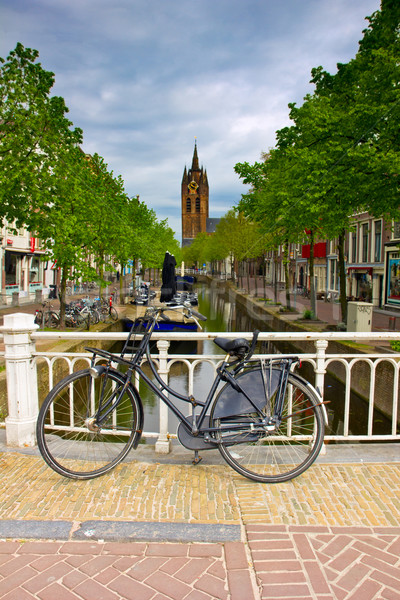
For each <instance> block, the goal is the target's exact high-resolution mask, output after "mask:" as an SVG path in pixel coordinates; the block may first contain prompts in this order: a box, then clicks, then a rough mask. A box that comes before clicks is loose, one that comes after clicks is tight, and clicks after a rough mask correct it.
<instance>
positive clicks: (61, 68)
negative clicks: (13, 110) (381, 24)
mask: <svg viewBox="0 0 400 600" xmlns="http://www.w3.org/2000/svg"><path fill="white" fill-rule="evenodd" d="M377 9H379V0H352V2H348V0H335V2H332V1H331V0H301V1H300V0H282V1H281V2H276V1H275V0H235V2H232V0H218V1H217V2H216V1H215V0H185V1H182V0H146V2H143V0H113V2H110V1H109V0H57V2H54V0H13V3H12V4H11V3H7V6H4V7H3V8H2V21H1V23H0V55H1V56H3V57H5V56H6V55H7V54H8V52H9V51H10V50H11V49H12V48H14V47H15V45H16V43H17V42H18V41H20V42H22V43H23V44H24V45H25V46H29V47H33V48H36V49H38V50H39V52H40V60H41V62H42V64H43V66H44V68H46V69H48V70H51V71H53V72H54V73H55V74H56V84H55V86H54V94H57V95H61V96H63V97H64V99H65V102H66V104H67V106H68V107H69V109H70V115H69V116H70V118H71V120H72V121H73V122H74V124H75V126H78V127H81V128H82V129H83V132H84V149H85V150H86V151H87V152H90V153H94V152H97V153H98V154H100V155H101V156H103V157H104V159H105V161H106V163H107V164H108V166H109V168H110V170H113V171H114V173H115V174H116V175H119V174H121V175H122V177H123V179H124V181H125V185H126V190H127V193H128V194H129V195H130V196H133V195H137V194H139V195H140V197H141V200H143V201H145V202H146V203H147V204H148V206H149V207H151V208H153V209H154V210H155V211H156V213H157V216H158V217H159V218H160V219H161V218H166V217H168V220H169V223H170V225H171V226H172V227H173V228H174V229H175V230H176V232H177V236H178V237H180V222H181V219H180V204H181V200H180V185H181V178H182V173H183V169H184V166H185V164H186V165H187V166H189V165H190V164H191V159H192V154H193V145H194V138H195V136H196V137H197V140H198V151H199V158H200V162H201V163H202V164H203V166H204V167H205V168H206V169H207V173H208V178H209V183H210V216H221V215H222V214H224V212H226V211H227V210H229V208H230V207H231V206H232V205H234V204H236V203H237V201H238V200H239V199H240V195H241V193H243V192H244V191H245V187H244V186H243V185H242V184H241V182H240V180H239V179H238V177H237V175H236V174H235V173H234V170H233V167H234V165H235V164H236V163H237V162H243V161H249V162H254V161H256V160H258V159H259V157H260V154H261V152H262V151H266V150H268V149H269V148H270V147H272V146H273V145H274V143H275V132H276V130H278V129H280V128H282V127H284V126H285V125H287V124H288V108H287V105H288V103H289V102H293V101H295V102H297V103H299V104H300V103H301V102H302V99H303V97H304V95H305V94H306V93H307V92H311V91H312V88H311V86H310V85H309V83H308V82H309V79H310V71H311V68H312V67H315V66H318V65H323V66H324V68H326V69H327V70H330V71H331V72H332V71H334V70H335V68H336V63H337V62H346V61H348V60H350V59H351V58H352V57H353V56H354V55H355V53H356V51H357V47H358V41H359V39H361V37H362V29H363V28H365V26H366V22H365V20H364V17H365V16H366V15H368V14H371V13H372V12H373V11H375V10H377Z"/></svg>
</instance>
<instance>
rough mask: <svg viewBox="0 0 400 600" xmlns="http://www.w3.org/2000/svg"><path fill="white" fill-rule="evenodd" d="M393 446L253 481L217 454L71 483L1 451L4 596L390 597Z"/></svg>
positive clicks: (399, 572)
mask: <svg viewBox="0 0 400 600" xmlns="http://www.w3.org/2000/svg"><path fill="white" fill-rule="evenodd" d="M0 441H1V440H0ZM399 449H400V447H399V445H398V444H397V445H396V444H390V445H386V446H385V445H383V444H378V445H376V446H375V445H374V447H373V450H372V446H365V447H362V446H360V445H357V446H346V447H343V446H342V447H337V449H336V450H335V448H334V447H331V446H328V451H327V454H326V456H325V457H321V458H320V459H319V461H318V463H316V464H315V465H313V466H312V467H311V468H310V469H309V470H308V471H306V473H304V474H303V475H301V476H300V477H298V478H296V479H294V480H292V481H289V482H286V483H282V484H278V485H262V484H258V483H254V482H251V481H250V480H247V479H245V478H243V477H241V476H240V475H239V474H237V473H235V471H233V470H232V469H230V468H229V467H228V466H225V465H224V463H222V462H221V460H220V458H219V454H218V453H217V452H216V453H214V452H213V451H211V452H208V453H204V460H203V462H202V463H201V464H200V465H197V466H193V465H192V464H191V458H192V456H191V453H190V452H188V451H185V450H182V449H179V450H178V448H177V449H176V452H177V454H176V455H175V451H174V453H173V455H172V456H170V455H168V456H160V455H155V454H153V452H152V449H150V448H148V447H143V448H139V450H138V452H137V453H136V452H132V453H131V455H130V456H129V457H128V461H127V462H125V463H123V464H122V465H119V466H118V467H117V468H116V469H115V470H114V471H112V472H111V473H109V474H107V475H105V476H103V477H101V478H97V479H93V480H90V481H73V480H69V479H63V478H61V477H60V476H58V475H57V474H56V473H54V472H53V471H52V470H50V469H49V468H48V467H47V466H46V465H45V463H44V462H43V460H42V459H41V458H40V457H39V456H38V455H37V451H35V450H32V449H26V450H25V451H24V452H12V451H9V449H8V451H7V449H6V447H5V446H4V445H1V446H0V468H1V472H2V475H3V477H2V483H3V485H2V487H1V489H0V540H1V541H0V598H2V599H4V600H11V599H18V600H27V599H41V600H47V599H49V600H50V599H51V600H54V599H56V600H72V599H75V600H77V599H80V600H82V599H83V600H101V599H105V600H117V599H121V600H122V599H124V600H125V599H131V598H132V599H135V600H141V599H148V600H162V599H165V600H167V599H169V600H171V599H172V600H181V599H182V600H183V599H185V600H206V599H216V600H222V599H227V600H228V599H231V600H251V599H253V598H254V599H255V600H259V599H261V598H262V599H270V598H286V599H289V598H290V599H292V600H293V599H295V598H296V599H300V598H301V599H302V600H309V599H310V600H311V599H312V600H331V599H332V600H333V599H339V600H350V599H351V600H356V599H360V600H369V599H371V600H372V599H378V598H379V599H387V600H399V599H400V592H399V590H400V559H399V555H400V462H399V457H400V453H399ZM362 457H364V458H365V460H364V459H363V458H362ZM367 460H368V461H369V462H367Z"/></svg>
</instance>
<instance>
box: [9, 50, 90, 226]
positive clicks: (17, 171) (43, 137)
mask: <svg viewBox="0 0 400 600" xmlns="http://www.w3.org/2000/svg"><path fill="white" fill-rule="evenodd" d="M38 56H39V53H38V51H37V50H32V49H30V48H26V49H25V48H24V46H23V45H22V44H20V43H18V44H17V46H16V48H15V50H13V51H11V52H10V54H9V56H8V57H7V59H6V60H4V59H2V58H0V65H1V67H0V219H2V218H4V217H5V218H7V219H8V221H9V222H10V223H13V222H14V221H15V222H16V225H17V226H22V225H25V224H27V223H29V221H30V217H31V215H32V210H33V209H37V208H38V207H40V206H42V204H43V193H46V191H47V189H48V186H49V185H50V184H49V178H50V177H51V174H52V169H54V167H55V165H56V164H57V162H58V160H59V151H60V148H64V147H65V146H71V145H76V144H79V143H81V141H82V132H81V130H80V129H74V130H72V129H71V126H72V123H71V122H70V121H69V120H68V119H67V118H66V113H67V112H68V109H67V107H66V106H65V103H64V100H63V99H62V98H60V97H57V96H54V97H50V95H49V94H50V90H51V88H52V86H53V84H54V74H53V73H51V72H50V71H45V70H44V69H43V68H42V66H41V64H40V63H38V62H37V58H38Z"/></svg>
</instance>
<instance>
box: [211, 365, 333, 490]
mask: <svg viewBox="0 0 400 600" xmlns="http://www.w3.org/2000/svg"><path fill="white" fill-rule="evenodd" d="M272 373H273V375H274V376H275V381H278V379H279V373H280V371H279V370H278V369H272ZM274 376H272V377H271V381H272V380H273V379H274ZM237 380H238V383H239V384H240V385H241V386H242V387H243V389H244V390H245V391H246V393H247V394H248V395H249V397H250V398H251V399H252V402H254V404H255V405H256V407H257V408H258V409H259V411H260V413H259V412H257V411H256V410H255V408H254V406H251V404H250V402H249V401H248V400H246V399H245V396H244V395H243V394H241V393H239V392H235V390H233V388H232V387H231V386H230V385H229V384H226V385H225V386H224V387H223V388H222V390H221V392H220V393H219V394H218V396H217V398H216V400H215V402H214V404H213V406H212V409H211V413H210V427H212V428H214V429H215V430H216V431H215V433H214V434H213V435H214V438H215V441H216V442H217V444H218V448H219V451H220V453H221V455H222V456H223V458H224V459H225V461H226V462H227V463H228V464H229V465H230V466H231V467H232V468H233V469H235V470H236V471H237V472H238V473H240V474H241V475H243V476H245V477H248V478H249V479H252V480H253V481H260V482H262V483H279V482H282V481H288V480H289V479H293V478H294V477H297V476H298V475H300V474H301V473H303V472H304V471H305V470H306V469H308V467H309V466H310V465H311V464H312V463H313V462H314V461H315V459H316V458H317V456H318V454H319V451H320V449H321V446H322V443H323V439H324V429H325V426H324V414H323V410H322V408H321V405H320V400H319V398H318V396H317V395H316V393H315V391H314V389H313V388H312V386H311V385H310V384H309V383H308V382H307V381H306V380H304V379H303V378H301V377H299V376H297V375H295V374H292V373H291V374H289V378H288V384H287V389H286V393H285V397H284V401H283V408H282V414H281V417H280V418H278V420H276V422H275V423H274V424H271V417H272V420H273V417H274V415H275V404H276V401H277V389H279V387H278V386H277V385H275V386H274V385H273V383H272V385H269V383H267V384H266V383H265V381H264V377H263V374H262V372H261V369H255V370H252V371H248V372H245V373H243V374H242V375H239V376H238V377H237ZM268 387H269V393H268V392H267V393H266V391H265V389H266V388H267V389H268ZM274 387H275V388H276V389H274ZM229 406H231V407H236V408H235V412H236V413H239V414H229V412H232V410H230V409H229ZM268 420H270V424H269V425H266V422H267V421H268ZM263 421H264V422H263Z"/></svg>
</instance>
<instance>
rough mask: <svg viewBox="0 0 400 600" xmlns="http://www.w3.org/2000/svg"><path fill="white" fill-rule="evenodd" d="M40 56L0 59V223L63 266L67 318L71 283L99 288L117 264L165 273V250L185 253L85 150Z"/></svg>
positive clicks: (18, 53)
mask: <svg viewBox="0 0 400 600" xmlns="http://www.w3.org/2000/svg"><path fill="white" fill-rule="evenodd" d="M38 56H39V53H38V51H37V50H32V49H30V48H24V46H23V45H22V44H17V46H16V48H15V50H13V51H12V52H10V54H9V56H8V57H7V59H6V60H4V59H0V222H1V221H3V220H4V219H6V220H7V221H8V223H9V224H12V225H13V226H15V227H18V228H20V227H26V228H27V229H28V230H29V231H30V232H31V233H32V235H33V236H35V237H38V238H40V239H41V240H42V243H43V244H44V247H45V249H46V256H47V258H51V259H52V260H53V261H54V260H56V261H57V265H58V267H59V268H60V270H61V290H60V292H61V313H62V316H63V314H64V309H65V288H66V282H67V280H68V279H69V278H71V276H72V277H74V278H80V277H81V278H82V279H83V280H84V281H88V280H97V281H98V282H99V283H101V282H102V281H103V274H104V271H105V270H110V269H111V270H112V269H113V266H112V265H113V264H115V263H119V265H120V266H121V267H124V266H125V265H126V264H127V263H128V261H136V260H140V261H141V263H142V265H144V266H145V267H160V266H161V265H162V261H163V257H164V254H165V250H166V248H168V249H169V250H170V251H171V252H174V251H176V252H178V251H179V249H178V242H177V241H176V240H175V238H174V233H173V231H172V229H170V228H169V227H168V224H167V222H166V221H158V220H157V218H156V215H155V213H154V211H153V210H150V209H149V208H148V207H147V206H146V205H145V204H144V203H143V202H140V201H139V198H138V197H137V198H129V197H128V195H127V194H126V191H125V189H124V182H123V181H122V179H121V177H120V176H118V177H117V176H115V175H114V174H113V172H112V171H109V169H108V167H107V164H106V163H105V161H104V159H103V158H102V157H101V156H99V155H98V154H95V155H93V156H88V155H86V154H85V153H84V152H83V151H82V149H81V144H82V141H83V132H82V130H81V129H79V128H76V127H73V124H72V122H71V121H70V120H69V119H68V117H67V114H68V108H67V107H66V105H65V102H64V100H63V98H60V97H57V96H51V95H50V91H51V88H52V86H53V84H54V74H53V73H51V72H49V71H46V70H44V69H43V68H42V66H41V64H40V63H39V62H37V59H38ZM121 283H122V281H121Z"/></svg>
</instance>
